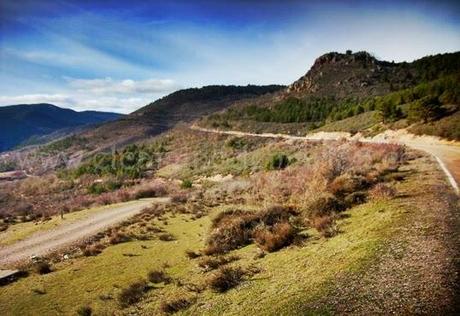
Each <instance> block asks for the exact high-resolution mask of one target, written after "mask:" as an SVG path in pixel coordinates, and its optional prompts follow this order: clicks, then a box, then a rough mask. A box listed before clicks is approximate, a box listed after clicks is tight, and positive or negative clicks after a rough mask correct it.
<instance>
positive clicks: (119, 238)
mask: <svg viewBox="0 0 460 316" xmlns="http://www.w3.org/2000/svg"><path fill="white" fill-rule="evenodd" d="M128 240H129V237H128V236H127V235H126V234H123V233H120V232H117V231H112V233H111V235H110V237H109V243H110V244H111V245H116V244H120V243H122V242H126V241H128Z"/></svg>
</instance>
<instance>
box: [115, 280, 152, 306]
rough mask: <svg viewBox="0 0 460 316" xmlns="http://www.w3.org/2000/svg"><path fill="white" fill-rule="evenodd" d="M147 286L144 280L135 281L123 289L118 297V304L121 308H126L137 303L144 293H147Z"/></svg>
mask: <svg viewBox="0 0 460 316" xmlns="http://www.w3.org/2000/svg"><path fill="white" fill-rule="evenodd" d="M147 289H148V286H147V282H146V281H145V280H141V281H137V282H134V283H132V284H131V285H130V286H128V287H127V288H126V289H123V290H122V291H121V293H120V295H119V296H118V302H119V303H120V305H121V306H122V307H128V306H130V305H133V304H136V303H137V302H139V301H140V300H141V299H142V297H143V296H144V293H145V292H146V291H147Z"/></svg>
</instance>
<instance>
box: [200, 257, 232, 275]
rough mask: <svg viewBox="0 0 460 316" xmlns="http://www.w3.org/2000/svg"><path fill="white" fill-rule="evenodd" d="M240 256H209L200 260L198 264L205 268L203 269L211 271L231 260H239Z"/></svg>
mask: <svg viewBox="0 0 460 316" xmlns="http://www.w3.org/2000/svg"><path fill="white" fill-rule="evenodd" d="M239 259H240V257H238V256H229V257H223V256H220V257H215V258H213V257H207V258H203V259H201V260H200V261H199V262H198V266H199V267H200V268H201V269H203V271H206V272H207V271H211V270H215V269H217V268H219V267H220V266H223V265H226V264H228V263H230V262H233V261H236V260H239Z"/></svg>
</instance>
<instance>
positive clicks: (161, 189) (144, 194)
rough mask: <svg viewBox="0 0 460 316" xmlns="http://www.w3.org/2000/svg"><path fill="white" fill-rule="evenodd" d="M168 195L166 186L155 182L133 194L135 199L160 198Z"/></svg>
mask: <svg viewBox="0 0 460 316" xmlns="http://www.w3.org/2000/svg"><path fill="white" fill-rule="evenodd" d="M167 193H168V190H167V188H166V185H165V184H164V183H161V182H154V183H152V184H148V185H144V186H142V187H140V188H138V189H136V190H135V191H134V193H133V196H134V198H135V199H142V198H149V197H160V196H165V195H166V194H167Z"/></svg>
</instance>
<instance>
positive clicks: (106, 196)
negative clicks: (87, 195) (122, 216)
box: [96, 192, 118, 205]
mask: <svg viewBox="0 0 460 316" xmlns="http://www.w3.org/2000/svg"><path fill="white" fill-rule="evenodd" d="M116 202H118V201H117V200H116V199H115V197H114V194H113V193H111V192H107V193H102V194H101V195H99V196H97V197H96V203H97V204H98V205H109V204H113V203H116Z"/></svg>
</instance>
